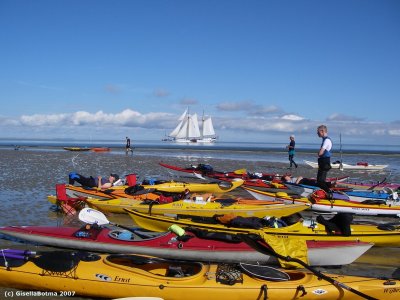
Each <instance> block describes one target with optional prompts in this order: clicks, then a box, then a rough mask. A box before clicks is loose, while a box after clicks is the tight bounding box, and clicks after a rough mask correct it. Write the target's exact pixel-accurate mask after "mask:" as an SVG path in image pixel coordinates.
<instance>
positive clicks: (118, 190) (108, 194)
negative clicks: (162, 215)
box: [65, 184, 159, 200]
mask: <svg viewBox="0 0 400 300" xmlns="http://www.w3.org/2000/svg"><path fill="white" fill-rule="evenodd" d="M127 188H129V186H128V185H120V186H113V187H111V188H109V189H107V190H101V189H98V188H88V187H83V186H75V185H71V184H66V185H65V189H66V192H67V195H68V196H70V197H91V198H96V199H115V198H131V199H138V200H140V199H153V200H156V199H157V198H158V197H159V195H156V194H153V193H152V191H154V189H146V190H144V189H142V190H141V191H140V192H138V193H135V194H133V195H131V194H127V193H125V190H126V189H127Z"/></svg>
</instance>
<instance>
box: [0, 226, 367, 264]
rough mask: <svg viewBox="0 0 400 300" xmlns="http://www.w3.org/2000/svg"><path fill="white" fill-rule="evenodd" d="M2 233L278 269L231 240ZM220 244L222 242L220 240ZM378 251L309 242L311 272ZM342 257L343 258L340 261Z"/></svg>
mask: <svg viewBox="0 0 400 300" xmlns="http://www.w3.org/2000/svg"><path fill="white" fill-rule="evenodd" d="M0 233H1V234H4V235H6V236H7V237H12V238H16V239H18V240H22V241H28V242H31V243H35V244H41V245H45V246H52V247H60V248H68V249H79V250H85V251H96V252H107V253H136V254H145V255H154V256H161V257H164V258H171V259H185V260H186V259H187V260H195V261H205V262H209V261H212V262H260V263H273V264H277V263H278V262H277V260H276V258H275V257H273V256H269V255H266V254H263V253H260V252H258V251H256V250H254V249H253V248H252V247H250V246H249V245H247V244H246V243H244V242H241V241H240V240H238V239H237V238H236V239H235V238H234V237H233V236H232V235H224V234H215V233H208V232H206V231H198V230H197V231H196V230H193V231H186V234H185V235H186V236H190V238H189V239H188V240H186V239H179V238H178V237H177V236H176V234H175V233H172V232H162V233H159V232H151V231H146V230H145V229H141V228H133V229H132V231H128V230H124V229H109V228H106V227H102V226H96V227H91V228H90V229H86V228H84V227H83V228H79V227H52V226H8V227H0ZM217 239H218V240H217ZM372 246H373V244H371V243H362V242H345V241H339V242H337V241H330V242H322V241H308V242H307V248H308V262H309V264H310V265H312V266H328V265H335V266H341V265H346V264H350V263H352V262H353V261H355V260H356V259H358V258H359V257H360V256H361V255H362V254H364V253H365V252H366V251H367V250H368V249H370V248H371V247H372ZM338 254H340V255H338Z"/></svg>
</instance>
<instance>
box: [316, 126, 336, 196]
mask: <svg viewBox="0 0 400 300" xmlns="http://www.w3.org/2000/svg"><path fill="white" fill-rule="evenodd" d="M317 134H318V136H319V137H320V138H322V143H321V147H320V149H319V151H318V173H317V184H318V186H319V187H320V188H321V189H323V190H324V191H325V192H327V193H330V190H329V186H328V184H327V183H326V176H327V174H328V171H329V170H330V169H331V168H332V167H331V150H332V140H331V139H330V137H329V136H328V128H327V127H326V126H325V125H320V126H318V128H317Z"/></svg>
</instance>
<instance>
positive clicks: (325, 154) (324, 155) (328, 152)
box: [320, 136, 332, 157]
mask: <svg viewBox="0 0 400 300" xmlns="http://www.w3.org/2000/svg"><path fill="white" fill-rule="evenodd" d="M326 139H329V140H330V141H332V140H331V138H330V137H328V136H326V137H324V138H322V143H321V147H322V145H323V144H324V142H325V140H326ZM320 157H331V151H330V150H329V151H328V150H326V149H325V151H324V153H323V154H322V156H320Z"/></svg>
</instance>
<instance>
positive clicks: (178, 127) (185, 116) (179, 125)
mask: <svg viewBox="0 0 400 300" xmlns="http://www.w3.org/2000/svg"><path fill="white" fill-rule="evenodd" d="M187 112H188V110H187V109H186V110H185V111H184V112H183V114H182V115H181V116H180V117H179V119H178V121H179V124H178V125H177V126H176V127H175V129H174V130H172V131H171V133H170V134H169V136H170V137H173V138H176V136H177V135H178V133H179V131H180V130H181V129H182V127H183V123H184V121H185V120H186V119H187Z"/></svg>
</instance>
